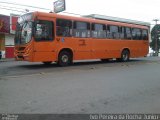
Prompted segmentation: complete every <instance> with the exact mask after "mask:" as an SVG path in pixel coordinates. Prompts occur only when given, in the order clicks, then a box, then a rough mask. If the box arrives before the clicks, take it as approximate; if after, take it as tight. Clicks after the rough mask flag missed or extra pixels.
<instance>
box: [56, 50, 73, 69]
mask: <svg viewBox="0 0 160 120" xmlns="http://www.w3.org/2000/svg"><path fill="white" fill-rule="evenodd" d="M71 63H72V56H71V54H70V52H68V51H61V52H60V53H59V56H58V65H59V66H62V67H64V66H68V65H70V64H71Z"/></svg>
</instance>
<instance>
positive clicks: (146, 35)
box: [142, 30, 148, 40]
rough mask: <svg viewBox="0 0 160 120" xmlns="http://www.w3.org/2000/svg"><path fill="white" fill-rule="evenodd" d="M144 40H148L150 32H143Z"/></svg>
mask: <svg viewBox="0 0 160 120" xmlns="http://www.w3.org/2000/svg"><path fill="white" fill-rule="evenodd" d="M142 40H148V31H147V30H142Z"/></svg>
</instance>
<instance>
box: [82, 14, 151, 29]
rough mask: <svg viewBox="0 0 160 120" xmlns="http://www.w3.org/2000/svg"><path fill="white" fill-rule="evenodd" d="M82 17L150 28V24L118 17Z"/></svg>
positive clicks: (96, 15) (92, 15) (93, 15)
mask: <svg viewBox="0 0 160 120" xmlns="http://www.w3.org/2000/svg"><path fill="white" fill-rule="evenodd" d="M82 17H86V18H94V19H99V20H108V21H115V22H122V23H130V24H136V25H144V26H148V27H149V26H150V23H149V22H143V21H137V20H130V19H125V18H118V17H111V16H105V15H98V14H91V15H85V16H82Z"/></svg>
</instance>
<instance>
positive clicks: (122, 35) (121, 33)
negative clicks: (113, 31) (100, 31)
mask: <svg viewBox="0 0 160 120" xmlns="http://www.w3.org/2000/svg"><path fill="white" fill-rule="evenodd" d="M124 33H125V31H124V27H119V36H120V39H124Z"/></svg>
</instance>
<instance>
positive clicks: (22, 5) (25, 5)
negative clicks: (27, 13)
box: [0, 1, 51, 10]
mask: <svg viewBox="0 0 160 120" xmlns="http://www.w3.org/2000/svg"><path fill="white" fill-rule="evenodd" d="M0 3H4V4H11V5H17V6H25V7H30V8H37V9H43V10H51V9H47V8H42V7H36V6H31V5H24V4H19V3H13V2H4V1H0Z"/></svg>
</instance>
